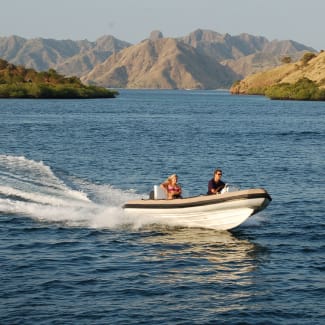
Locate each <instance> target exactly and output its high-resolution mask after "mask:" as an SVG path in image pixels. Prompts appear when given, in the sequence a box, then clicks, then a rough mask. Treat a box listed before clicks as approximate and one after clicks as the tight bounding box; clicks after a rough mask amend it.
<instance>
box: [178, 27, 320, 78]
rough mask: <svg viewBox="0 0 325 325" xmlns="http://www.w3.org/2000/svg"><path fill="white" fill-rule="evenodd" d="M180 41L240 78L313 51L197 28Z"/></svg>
mask: <svg viewBox="0 0 325 325" xmlns="http://www.w3.org/2000/svg"><path fill="white" fill-rule="evenodd" d="M180 39H181V40H182V41H184V42H185V43H187V44H189V45H191V46H193V47H195V48H196V49H197V50H198V51H199V52H200V53H203V54H205V55H208V56H210V57H212V58H215V59H216V60H218V61H219V62H220V63H222V64H223V65H226V66H228V67H229V68H231V69H232V70H233V71H234V72H235V73H236V74H238V75H240V76H241V78H242V77H245V76H247V75H250V74H252V73H255V72H257V71H262V70H266V69H270V68H273V67H276V66H278V65H280V64H281V60H282V58H283V57H284V56H290V57H291V58H292V60H293V61H296V60H298V59H299V58H300V57H301V56H302V55H303V54H304V53H305V52H316V51H315V50H314V49H313V48H311V47H308V46H305V45H302V44H300V43H297V42H294V41H291V40H286V41H278V40H273V41H269V40H268V39H267V38H265V37H262V36H253V35H249V34H246V33H243V34H240V35H237V36H231V35H229V34H219V33H217V32H214V31H210V30H202V29H198V30H196V31H194V32H192V33H190V34H189V35H188V36H186V37H183V38H180Z"/></svg>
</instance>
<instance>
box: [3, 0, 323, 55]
mask: <svg viewBox="0 0 325 325" xmlns="http://www.w3.org/2000/svg"><path fill="white" fill-rule="evenodd" d="M0 4H1V6H0V8H1V9H0V37H8V36H11V35H18V36H21V37H24V38H27V39H30V38H38V37H41V38H54V39H57V40H62V39H71V40H83V39H88V40H89V41H95V40H96V39H98V38H99V37H101V36H103V35H113V36H114V37H116V38H118V39H120V40H123V41H127V42H130V43H132V44H136V43H138V42H140V41H142V40H143V39H145V38H148V37H149V35H150V33H151V31H153V30H160V31H161V32H162V33H163V35H164V36H165V37H180V36H186V35H188V34H189V33H191V32H193V31H194V30H196V29H198V28H200V29H207V30H213V31H216V32H219V33H221V34H226V33H228V34H230V35H232V36H235V35H239V34H241V33H248V34H251V35H255V36H264V37H266V38H267V39H268V40H269V41H272V40H275V39H277V40H293V41H296V42H299V43H302V44H304V45H307V46H310V47H313V48H314V49H315V50H318V51H319V50H322V49H325V36H324V25H323V21H324V13H325V0H308V1H302V0H267V1H264V0H245V1H243V0H91V1H85V0H54V1H53V0H0Z"/></svg>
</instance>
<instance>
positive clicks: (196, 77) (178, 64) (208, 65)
mask: <svg viewBox="0 0 325 325" xmlns="http://www.w3.org/2000/svg"><path fill="white" fill-rule="evenodd" d="M234 77H235V74H234V73H233V72H232V71H231V70H230V69H229V68H227V67H224V66H222V65H221V64H219V63H217V62H216V60H214V59H212V58H210V57H208V56H205V55H202V54H199V53H198V51H197V50H196V49H195V48H193V47H191V46H190V45H187V44H185V43H183V42H181V41H178V40H176V39H172V38H163V39H155V40H145V41H143V42H141V43H139V44H137V45H134V46H131V47H129V48H126V49H124V50H122V51H121V52H119V53H116V54H114V55H112V56H110V57H109V58H108V59H107V60H106V61H105V62H104V63H102V64H100V65H98V66H96V67H95V68H94V69H93V70H92V71H91V72H90V73H89V74H87V75H86V76H84V77H83V78H82V81H83V82H86V83H93V84H97V85H101V86H104V87H116V88H163V89H176V88H181V89H216V88H223V87H229V86H230V84H231V83H232V80H234Z"/></svg>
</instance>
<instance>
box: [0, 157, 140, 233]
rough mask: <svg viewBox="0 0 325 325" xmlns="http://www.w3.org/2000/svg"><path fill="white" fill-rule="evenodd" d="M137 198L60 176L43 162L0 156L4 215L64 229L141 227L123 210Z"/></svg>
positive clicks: (0, 209) (0, 207) (0, 202)
mask: <svg viewBox="0 0 325 325" xmlns="http://www.w3.org/2000/svg"><path fill="white" fill-rule="evenodd" d="M58 174H59V173H58ZM63 179H64V180H63ZM67 184H69V185H67ZM136 198H139V195H137V194H135V193H134V192H132V191H122V190H119V189H115V188H113V187H112V186H110V185H96V184H92V183H90V182H87V181H84V180H81V179H78V178H76V177H71V176H67V175H62V177H59V176H57V174H56V173H54V172H53V171H52V169H51V168H50V167H49V166H47V165H46V164H44V163H43V162H37V161H34V160H29V159H27V158H25V157H18V156H7V155H0V213H1V214H14V215H17V216H25V217H31V218H32V219H34V220H38V221H43V222H59V223H63V224H64V225H65V226H77V227H78V226H79V227H91V228H118V227H122V226H125V225H131V226H132V227H139V226H141V225H139V223H138V221H136V220H132V219H130V218H129V217H127V216H125V215H124V212H123V210H122V208H121V207H122V205H123V203H124V202H125V201H127V200H130V199H136Z"/></svg>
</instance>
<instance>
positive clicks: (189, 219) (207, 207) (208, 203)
mask: <svg viewBox="0 0 325 325" xmlns="http://www.w3.org/2000/svg"><path fill="white" fill-rule="evenodd" d="M155 192H156V191H155ZM271 201H272V198H271V196H270V195H269V194H268V192H267V191H266V190H265V189H263V188H256V189H247V190H236V191H233V192H224V193H222V194H214V195H200V196H194V197H187V198H181V199H173V200H167V199H162V198H159V197H158V196H157V195H156V193H155V195H154V196H153V198H149V199H140V200H132V201H129V202H127V203H126V204H124V206H123V209H124V211H125V213H126V215H127V216H132V217H139V218H145V219H146V220H147V221H148V220H150V222H151V223H153V224H155V223H156V224H167V225H175V226H183V227H199V228H209V229H216V230H229V229H233V228H235V227H238V226H239V225H240V224H242V223H243V222H245V221H246V220H247V219H248V218H249V217H250V216H252V215H254V214H256V213H258V212H260V211H262V210H263V209H265V208H266V207H267V206H268V204H269V203H270V202H271Z"/></svg>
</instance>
